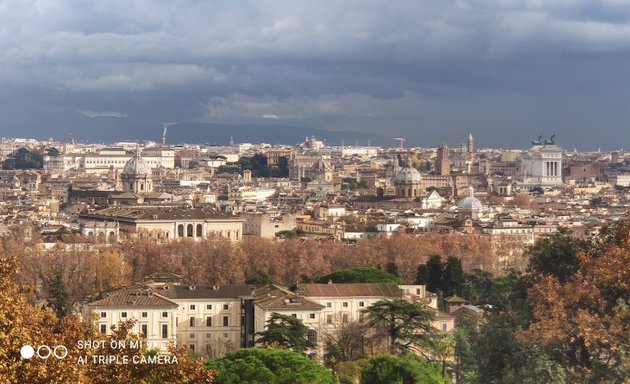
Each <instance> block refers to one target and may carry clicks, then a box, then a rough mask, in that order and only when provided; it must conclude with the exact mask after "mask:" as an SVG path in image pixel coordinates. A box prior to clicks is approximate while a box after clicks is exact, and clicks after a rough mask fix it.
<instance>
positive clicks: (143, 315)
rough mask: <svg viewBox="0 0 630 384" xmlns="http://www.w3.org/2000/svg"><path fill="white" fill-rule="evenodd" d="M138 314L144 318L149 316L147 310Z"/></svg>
mask: <svg viewBox="0 0 630 384" xmlns="http://www.w3.org/2000/svg"><path fill="white" fill-rule="evenodd" d="M140 316H142V317H145V318H146V317H148V316H149V314H148V313H147V312H142V314H141V315H140Z"/></svg>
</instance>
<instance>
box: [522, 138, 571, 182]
mask: <svg viewBox="0 0 630 384" xmlns="http://www.w3.org/2000/svg"><path fill="white" fill-rule="evenodd" d="M521 172H522V175H521V181H520V183H518V186H519V187H520V188H524V189H531V188H534V187H539V188H551V187H556V186H559V185H562V149H560V147H558V146H557V145H555V144H553V141H552V142H551V143H548V142H547V141H545V142H544V143H537V144H534V145H533V146H532V147H531V148H530V149H528V150H527V152H525V153H524V154H523V155H522V156H521Z"/></svg>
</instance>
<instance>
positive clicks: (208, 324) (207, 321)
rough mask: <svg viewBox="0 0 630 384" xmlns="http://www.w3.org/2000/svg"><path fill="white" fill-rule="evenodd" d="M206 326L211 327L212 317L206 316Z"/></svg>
mask: <svg viewBox="0 0 630 384" xmlns="http://www.w3.org/2000/svg"><path fill="white" fill-rule="evenodd" d="M206 327H212V317H211V316H208V317H206Z"/></svg>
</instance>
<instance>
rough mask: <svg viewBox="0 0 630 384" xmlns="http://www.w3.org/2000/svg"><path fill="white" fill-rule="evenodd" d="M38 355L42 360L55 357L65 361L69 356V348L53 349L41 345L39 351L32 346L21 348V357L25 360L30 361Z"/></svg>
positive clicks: (60, 346)
mask: <svg viewBox="0 0 630 384" xmlns="http://www.w3.org/2000/svg"><path fill="white" fill-rule="evenodd" d="M35 354H37V357H39V358H40V359H42V360H47V359H48V358H50V356H54V357H55V358H57V359H59V360H63V359H65V358H66V356H68V348H66V347H65V346H64V345H57V346H55V347H54V348H51V347H49V346H47V345H40V346H39V347H37V351H36V350H35V348H33V347H32V346H30V345H25V346H23V347H22V348H20V355H21V356H22V358H23V359H30V358H32V357H33V356H35Z"/></svg>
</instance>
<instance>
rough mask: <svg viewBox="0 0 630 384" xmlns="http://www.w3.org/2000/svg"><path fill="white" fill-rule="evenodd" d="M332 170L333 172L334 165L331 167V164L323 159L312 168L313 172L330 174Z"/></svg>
mask: <svg viewBox="0 0 630 384" xmlns="http://www.w3.org/2000/svg"><path fill="white" fill-rule="evenodd" d="M332 170H333V167H332V165H330V163H329V162H328V161H327V160H325V159H322V158H321V157H320V158H319V159H318V160H317V161H316V162H315V164H313V166H312V167H311V171H315V172H330V171H332Z"/></svg>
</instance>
